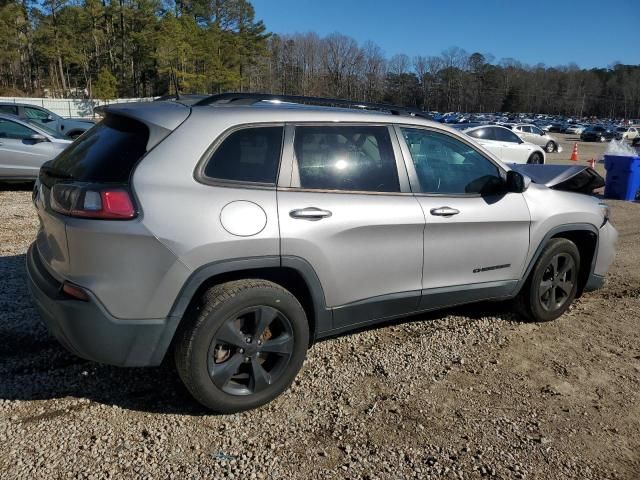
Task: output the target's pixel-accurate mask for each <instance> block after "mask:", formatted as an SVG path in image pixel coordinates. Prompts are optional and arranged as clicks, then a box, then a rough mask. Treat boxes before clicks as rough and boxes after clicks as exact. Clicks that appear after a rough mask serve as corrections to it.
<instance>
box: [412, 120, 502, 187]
mask: <svg viewBox="0 0 640 480" xmlns="http://www.w3.org/2000/svg"><path fill="white" fill-rule="evenodd" d="M402 134H403V136H404V139H405V141H406V142H407V145H408V147H409V151H410V153H411V159H412V161H413V165H414V166H415V169H416V174H417V176H418V182H419V183H420V185H419V191H420V193H431V194H450V195H464V194H485V193H491V192H494V191H495V190H496V188H497V187H498V186H499V185H501V184H502V178H501V176H500V170H499V169H498V167H497V166H496V165H495V164H493V163H492V162H491V161H490V160H488V159H487V158H485V157H484V156H483V155H482V154H480V153H479V152H478V151H477V150H475V149H474V148H473V147H471V146H470V145H467V144H466V143H464V142H461V141H460V140H457V139H456V138H453V137H451V136H449V135H445V134H443V133H437V132H432V131H429V130H421V129H415V128H402Z"/></svg>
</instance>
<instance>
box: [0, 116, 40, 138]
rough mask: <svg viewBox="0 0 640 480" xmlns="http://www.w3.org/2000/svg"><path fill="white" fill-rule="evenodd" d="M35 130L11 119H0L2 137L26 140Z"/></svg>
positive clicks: (0, 136) (0, 135)
mask: <svg viewBox="0 0 640 480" xmlns="http://www.w3.org/2000/svg"><path fill="white" fill-rule="evenodd" d="M34 133H35V132H34V131H33V130H31V129H30V128H28V127H25V126H24V125H20V124H19V123H16V122H12V121H10V120H3V119H0V139H2V138H10V139H12V140H26V139H28V138H29V137H30V136H31V135H33V134H34Z"/></svg>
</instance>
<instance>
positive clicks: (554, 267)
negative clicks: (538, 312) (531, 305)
mask: <svg viewBox="0 0 640 480" xmlns="http://www.w3.org/2000/svg"><path fill="white" fill-rule="evenodd" d="M575 282H576V264H575V261H574V260H573V257H572V256H571V255H569V254H567V253H559V254H557V255H555V256H554V257H553V258H552V259H551V262H549V265H547V268H546V269H545V271H544V273H543V275H542V280H541V281H540V285H539V289H538V296H539V299H540V304H541V305H542V308H543V309H545V310H546V311H554V310H558V309H559V308H562V306H563V305H564V304H565V303H566V301H567V300H568V298H569V297H570V296H571V292H572V290H573V287H574V284H575Z"/></svg>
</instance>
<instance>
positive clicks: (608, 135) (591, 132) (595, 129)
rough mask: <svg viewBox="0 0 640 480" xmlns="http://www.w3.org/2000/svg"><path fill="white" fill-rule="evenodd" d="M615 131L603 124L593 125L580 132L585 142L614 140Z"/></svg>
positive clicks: (581, 138)
mask: <svg viewBox="0 0 640 480" xmlns="http://www.w3.org/2000/svg"><path fill="white" fill-rule="evenodd" d="M614 137H615V133H613V132H612V131H611V130H610V129H608V128H607V127H604V126H602V125H592V126H590V127H589V128H587V129H586V130H585V131H584V132H582V133H581V134H580V140H582V141H583V142H607V141H610V140H613V139H614Z"/></svg>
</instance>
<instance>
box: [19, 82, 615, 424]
mask: <svg viewBox="0 0 640 480" xmlns="http://www.w3.org/2000/svg"><path fill="white" fill-rule="evenodd" d="M309 104H315V105H309ZM318 104H323V105H324V106H318ZM327 105H329V106H327ZM336 106H339V107H357V108H336ZM374 108H377V109H378V110H379V111H372V109H374ZM514 168H515V167H514ZM518 168H519V169H520V171H519V172H518V171H515V170H513V169H511V168H510V167H508V166H506V165H504V164H502V163H501V162H500V161H499V160H498V159H497V158H496V157H495V156H494V155H493V154H491V153H490V152H489V151H487V150H485V149H484V148H483V147H481V146H480V145H478V144H477V143H475V142H474V140H473V139H472V138H470V137H468V136H466V135H464V134H460V133H458V132H456V131H455V130H453V129H450V128H448V127H446V126H443V125H442V124H438V123H433V122H430V121H428V120H425V119H423V118H421V117H420V113H419V112H411V111H408V110H405V109H401V108H396V107H390V106H380V105H371V104H358V105H356V104H351V103H349V102H344V101H338V100H328V99H312V98H306V97H271V96H268V95H257V94H256V95H253V94H224V95H218V96H213V97H210V98H206V99H204V100H201V101H199V102H198V103H196V104H195V105H192V106H187V105H184V104H180V103H179V102H154V103H145V104H142V105H140V104H138V105H136V104H124V105H113V106H110V107H108V108H106V109H105V118H104V120H103V121H102V122H100V123H99V124H97V125H96V126H94V127H93V128H92V129H91V130H90V131H88V132H87V133H86V134H85V135H82V136H81V137H80V138H79V139H77V140H76V141H75V142H74V143H73V144H72V145H71V146H70V147H69V148H68V149H67V150H65V151H64V152H63V153H62V154H60V155H59V156H58V157H57V158H56V159H54V160H53V161H51V162H49V163H47V164H45V165H44V166H43V167H42V169H41V173H40V177H39V180H38V181H37V182H36V186H35V189H34V203H35V207H36V209H37V212H38V216H39V217H40V224H41V228H40V231H39V233H38V235H37V239H36V241H35V242H34V243H33V245H32V246H31V247H30V249H29V253H28V255H27V268H28V273H29V284H30V288H31V290H32V293H33V296H34V298H35V301H36V303H37V305H38V307H39V310H40V312H41V314H42V317H43V318H44V320H45V321H46V323H47V325H48V326H49V328H50V330H51V332H52V333H53V334H54V335H55V336H56V337H57V338H58V339H59V341H60V342H61V343H62V344H63V345H64V346H65V347H67V348H68V349H69V350H70V351H71V352H73V353H75V354H77V355H79V356H81V357H84V358H87V359H91V360H95V361H98V362H104V363H109V364H114V365H122V366H153V365H159V364H160V363H161V362H162V361H163V359H164V358H165V356H166V355H167V353H168V352H169V351H172V352H173V354H174V356H175V361H176V364H177V369H178V372H179V374H180V376H181V378H182V380H183V381H184V383H185V385H186V386H187V388H188V389H189V390H190V391H191V393H192V394H193V396H194V397H195V398H196V399H197V400H198V401H200V402H201V403H202V404H204V405H206V406H207V407H209V408H211V409H213V410H216V411H219V412H235V411H240V410H245V409H249V408H254V407H257V406H259V405H262V404H264V403H266V402H268V401H270V400H271V399H273V398H274V397H276V396H277V395H278V394H280V393H281V392H282V391H284V390H285V389H286V388H287V387H288V386H289V385H290V383H291V382H292V381H293V379H294V377H295V376H296V374H297V372H298V370H299V369H300V367H301V366H302V363H303V361H304V358H305V354H306V351H307V348H308V347H309V345H310V344H311V343H312V342H313V341H315V340H318V339H320V338H323V337H328V336H332V335H336V334H338V333H341V332H346V331H349V330H353V329H355V328H360V327H362V326H365V325H370V324H373V323H376V322H381V321H389V320H390V319H394V318H399V317H403V316H406V315H409V314H414V313H417V312H424V311H427V310H434V309H439V308H444V307H450V306H452V305H460V304H465V303H470V302H476V301H480V300H508V299H512V300H514V305H515V306H517V308H518V309H519V311H520V312H522V313H523V315H524V316H526V318H528V319H530V320H533V321H548V320H553V319H555V318H557V317H559V316H560V315H562V314H563V312H565V311H566V310H567V308H568V307H569V305H570V304H571V302H572V301H573V299H574V298H575V297H576V296H578V295H580V294H581V293H582V292H583V291H585V290H589V289H594V288H598V287H599V286H601V285H602V283H603V281H604V280H603V276H604V274H605V272H606V271H607V269H608V267H609V265H610V264H611V262H612V260H613V257H614V244H615V241H616V238H617V233H616V230H615V229H614V228H613V226H611V224H610V223H609V222H608V211H607V208H606V206H605V205H603V204H601V203H599V201H598V200H597V199H596V198H594V197H591V196H589V195H584V194H582V193H576V192H569V191H564V190H570V189H573V190H578V191H582V192H590V191H591V190H592V189H593V187H595V186H598V185H600V184H601V183H600V182H601V178H600V177H598V176H597V174H595V172H594V171H593V170H590V169H586V168H583V167H563V166H545V165H520V166H518ZM549 169H551V170H549ZM572 169H573V170H572Z"/></svg>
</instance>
